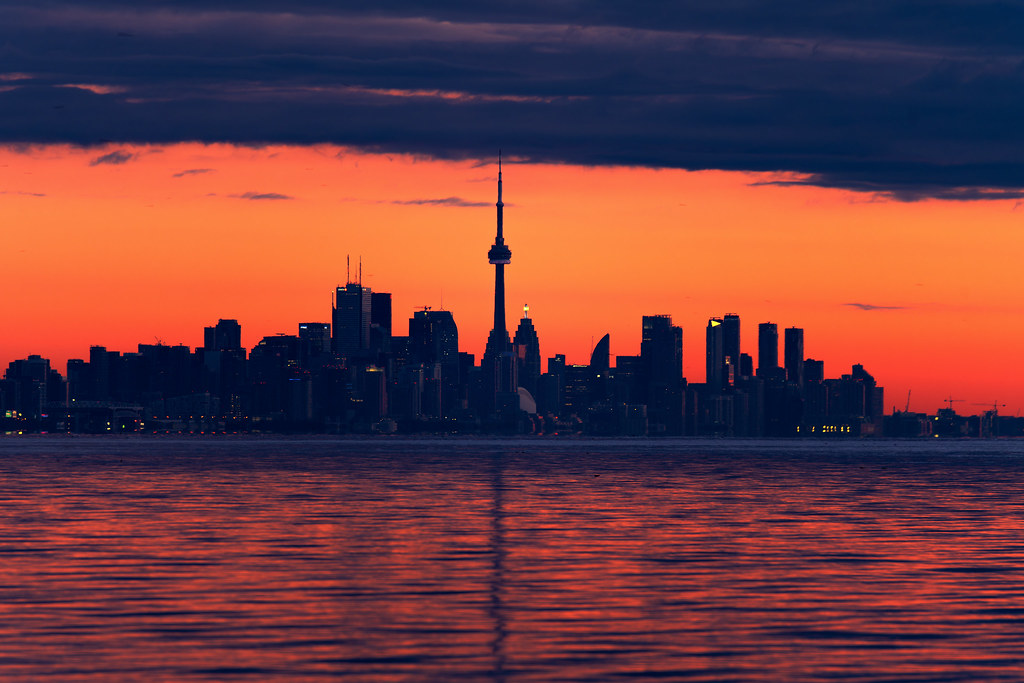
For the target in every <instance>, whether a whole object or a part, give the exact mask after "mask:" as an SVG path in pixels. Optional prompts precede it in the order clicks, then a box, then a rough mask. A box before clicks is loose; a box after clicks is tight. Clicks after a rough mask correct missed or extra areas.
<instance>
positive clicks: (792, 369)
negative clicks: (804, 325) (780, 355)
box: [785, 327, 804, 387]
mask: <svg viewBox="0 0 1024 683" xmlns="http://www.w3.org/2000/svg"><path fill="white" fill-rule="evenodd" d="M785 335H786V338H785V341H786V349H785V360H786V379H788V380H789V381H790V382H792V383H793V384H795V385H797V386H798V387H803V385H804V331H803V330H802V329H801V328H799V327H787V328H786V333H785Z"/></svg>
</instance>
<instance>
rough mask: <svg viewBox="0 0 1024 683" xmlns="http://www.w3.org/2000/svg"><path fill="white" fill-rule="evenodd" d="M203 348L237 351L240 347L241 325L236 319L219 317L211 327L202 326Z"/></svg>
mask: <svg viewBox="0 0 1024 683" xmlns="http://www.w3.org/2000/svg"><path fill="white" fill-rule="evenodd" d="M203 348H204V349H206V350H207V351H238V350H240V349H241V348H242V326H241V325H239V324H238V321H237V320H225V319H223V318H221V319H220V320H218V321H217V324H216V325H215V326H213V327H205V328H203Z"/></svg>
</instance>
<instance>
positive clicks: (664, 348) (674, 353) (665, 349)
mask: <svg viewBox="0 0 1024 683" xmlns="http://www.w3.org/2000/svg"><path fill="white" fill-rule="evenodd" d="M642 324H643V330H642V334H641V338H640V358H641V361H642V363H643V369H644V379H643V381H644V382H645V383H646V384H651V383H656V384H662V385H666V386H676V385H678V384H679V383H680V382H681V381H682V379H683V328H681V327H679V326H677V325H673V324H672V316H670V315H645V316H644V317H643V320H642Z"/></svg>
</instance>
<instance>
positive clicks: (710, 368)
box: [704, 318, 725, 391]
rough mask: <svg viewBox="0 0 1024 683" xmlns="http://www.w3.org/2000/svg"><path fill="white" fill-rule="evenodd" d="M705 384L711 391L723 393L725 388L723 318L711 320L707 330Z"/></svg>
mask: <svg viewBox="0 0 1024 683" xmlns="http://www.w3.org/2000/svg"><path fill="white" fill-rule="evenodd" d="M705 340H706V342H705V343H706V345H705V350H704V354H705V363H704V368H705V369H704V383H705V384H706V385H707V387H708V389H709V390H710V391H721V390H722V388H723V386H724V378H723V377H722V369H723V368H724V367H725V334H724V330H723V329H722V319H721V318H711V319H710V320H708V326H707V329H706V330H705Z"/></svg>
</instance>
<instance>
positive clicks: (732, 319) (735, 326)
mask: <svg viewBox="0 0 1024 683" xmlns="http://www.w3.org/2000/svg"><path fill="white" fill-rule="evenodd" d="M722 362H723V363H724V366H723V367H722V381H723V382H724V383H725V384H726V385H727V386H732V385H734V384H735V383H736V380H738V379H739V376H740V317H739V316H738V315H736V314H735V313H726V315H725V317H724V318H722Z"/></svg>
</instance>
